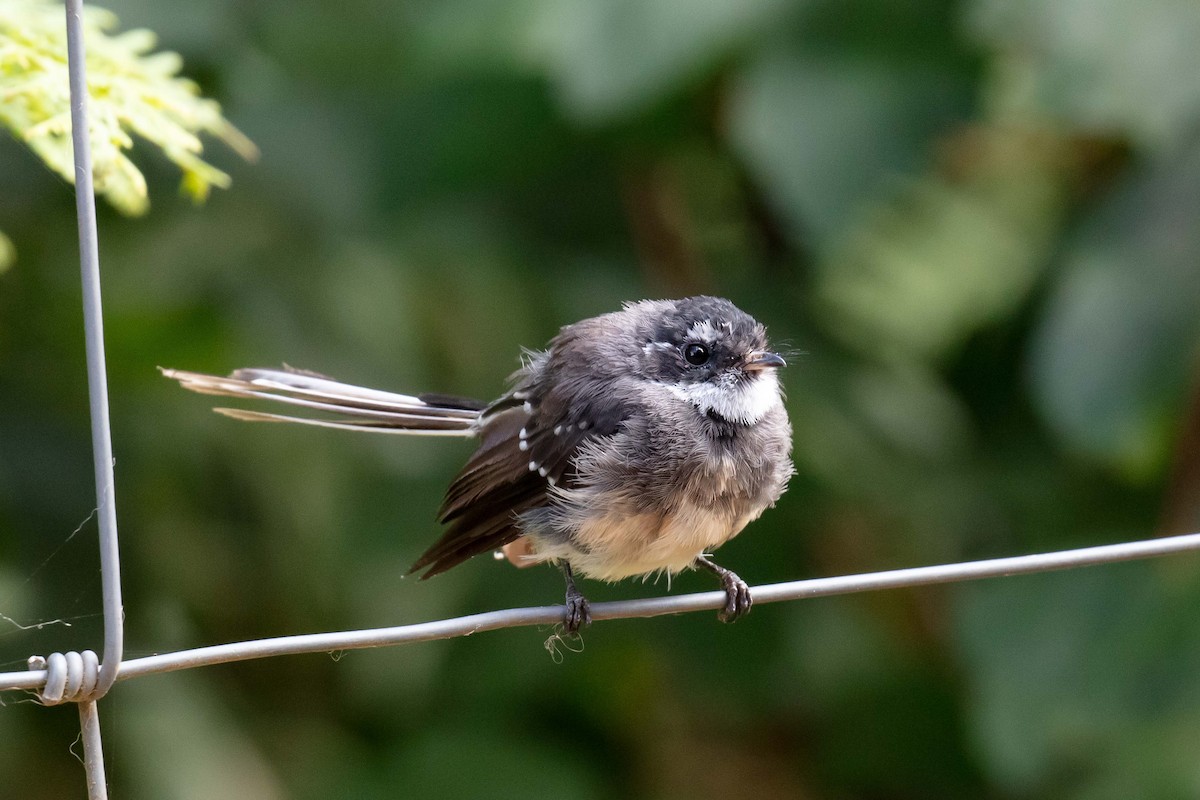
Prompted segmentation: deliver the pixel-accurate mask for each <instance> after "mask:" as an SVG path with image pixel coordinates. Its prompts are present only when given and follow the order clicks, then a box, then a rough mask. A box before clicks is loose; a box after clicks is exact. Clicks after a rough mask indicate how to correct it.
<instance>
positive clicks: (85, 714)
mask: <svg viewBox="0 0 1200 800" xmlns="http://www.w3.org/2000/svg"><path fill="white" fill-rule="evenodd" d="M79 730H80V736H81V737H82V738H83V767H84V770H85V777H86V779H87V790H88V800H107V798H108V788H107V787H108V781H107V780H106V779H105V777H104V750H103V747H102V745H101V742H100V714H99V713H98V712H97V711H96V701H95V700H85V701H83V702H82V703H80V704H79Z"/></svg>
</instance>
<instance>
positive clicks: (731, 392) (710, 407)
mask: <svg viewBox="0 0 1200 800" xmlns="http://www.w3.org/2000/svg"><path fill="white" fill-rule="evenodd" d="M667 388H669V389H670V390H671V393H672V394H674V395H675V396H676V397H678V398H680V399H681V400H686V401H687V402H689V403H691V404H692V405H694V406H695V407H696V408H698V409H699V410H700V413H701V414H708V413H713V414H716V415H717V416H718V417H720V418H721V419H726V420H729V421H730V422H738V423H741V424H743V425H753V424H754V423H756V422H758V421H759V420H760V419H762V418H763V417H764V416H766V414H767V412H768V411H770V410H771V409H772V408H774V407H775V406H777V405H779V404H780V403H781V402H782V398H781V397H780V395H779V377H778V376H777V375H776V374H775V372H774V370H764V371H762V372H760V373H759V374H758V376H757V377H756V378H754V379H753V380H750V381H747V382H745V383H742V384H735V385H725V384H721V383H711V382H706V383H675V384H668V387H667Z"/></svg>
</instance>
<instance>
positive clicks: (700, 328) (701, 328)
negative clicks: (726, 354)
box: [687, 319, 720, 344]
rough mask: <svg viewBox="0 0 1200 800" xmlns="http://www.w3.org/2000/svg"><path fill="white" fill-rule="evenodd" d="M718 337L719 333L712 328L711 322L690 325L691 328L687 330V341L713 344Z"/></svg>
mask: <svg viewBox="0 0 1200 800" xmlns="http://www.w3.org/2000/svg"><path fill="white" fill-rule="evenodd" d="M719 335H720V333H719V332H718V331H717V329H716V328H714V327H713V324H712V322H711V321H709V320H707V319H706V320H702V321H700V322H697V323H696V324H694V325H692V327H690V328H688V332H687V336H688V339H693V340H696V341H700V342H708V343H709V344H712V343H713V342H715V341H716V340H717V338H718V336H719Z"/></svg>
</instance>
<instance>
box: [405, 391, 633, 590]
mask: <svg viewBox="0 0 1200 800" xmlns="http://www.w3.org/2000/svg"><path fill="white" fill-rule="evenodd" d="M526 398H527V399H526ZM602 400H603V399H602V398H598V397H591V398H588V399H587V400H586V401H582V402H581V401H576V402H574V403H571V402H568V401H566V400H565V399H563V398H560V397H557V396H555V394H554V393H553V392H551V393H549V394H547V395H545V396H543V397H537V396H534V395H533V393H532V391H529V390H527V392H526V393H520V392H518V393H514V394H512V395H507V396H506V397H505V398H503V399H501V400H500V401H497V402H496V403H495V404H493V405H492V406H491V407H490V408H489V409H488V411H487V412H485V416H484V423H483V427H482V429H481V430H480V433H479V436H480V438H481V439H482V443H481V444H480V446H479V449H478V450H476V451H475V453H474V455H472V456H471V459H470V460H469V461H468V462H467V464H466V466H465V467H463V469H462V471H461V472H459V474H458V476H457V477H456V478H455V479H454V482H453V483H451V484H450V488H449V490H447V492H446V498H445V500H443V501H442V508H441V511H440V512H439V513H438V521H439V522H442V523H444V524H445V525H446V526H447V527H446V530H445V532H444V533H443V534H442V536H441V538H440V539H438V540H437V541H436V542H435V543H434V544H433V546H432V547H430V548H429V549H428V550H427V551H426V552H425V553H424V555H422V556H421V557H420V558H419V559H418V560H417V562H416V563H415V564H413V566H412V569H411V570H410V572H416V571H418V570H422V569H425V570H426V571H425V573H424V574H423V575H422V576H421V577H422V578H423V579H424V578H428V577H430V576H432V575H436V574H438V573H439V572H445V571H446V570H448V569H450V568H451V567H454V566H456V565H458V564H461V563H462V562H463V561H466V560H467V559H468V558H470V557H471V556H473V555H476V554H478V553H483V552H487V551H489V550H495V549H496V548H499V547H503V546H504V545H506V544H508V543H509V542H511V541H513V540H514V539H516V538H517V537H519V536H520V535H521V533H522V531H521V529H520V527H518V517H519V516H520V515H521V514H524V513H525V512H527V511H529V510H531V509H534V508H538V507H541V506H544V505H545V504H546V503H547V501H548V493H549V489H550V487H551V486H561V487H563V488H570V486H571V485H572V483H573V481H574V480H575V473H574V463H573V458H572V457H573V456H574V455H575V453H576V451H577V450H578V448H579V445H580V444H581V443H583V442H584V441H585V440H587V439H588V438H590V437H593V436H604V435H609V434H612V433H614V432H615V431H616V430H617V427H618V425H619V424H620V421H621V420H620V417H619V416H618V415H617V414H616V413H614V412H615V410H609V411H607V412H606V411H604V410H603V405H604V404H603V402H602Z"/></svg>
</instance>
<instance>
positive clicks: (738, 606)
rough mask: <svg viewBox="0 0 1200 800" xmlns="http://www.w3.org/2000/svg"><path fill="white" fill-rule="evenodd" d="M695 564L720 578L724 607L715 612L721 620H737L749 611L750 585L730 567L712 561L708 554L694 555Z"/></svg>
mask: <svg viewBox="0 0 1200 800" xmlns="http://www.w3.org/2000/svg"><path fill="white" fill-rule="evenodd" d="M696 566H698V567H704V568H705V569H706V570H708V571H709V572H711V573H712V574H714V575H716V576H717V577H718V578H720V579H721V587H722V588H723V589H724V590H725V607H724V608H723V609H721V610H720V612H718V614H717V619H719V620H721V622H737V621H738V620H739V619H741V618H742V617H743V616H745V615H746V614H748V613H750V606H752V605H753V604H754V599H753V598H752V597H751V596H750V587H749V586H748V585H747V584H746V582H745V581H744V580H742V579H741V578H739V577H738V575H737V573H736V572H734V571H733V570H731V569H726V568H725V567H722V566H721V565H719V564H715V563H713V562H712V561H711V560H710V559H709V558H708V556H703V555H701V556H696Z"/></svg>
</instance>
